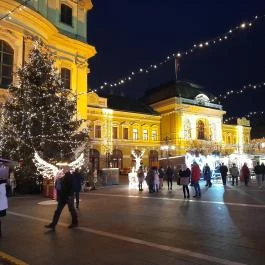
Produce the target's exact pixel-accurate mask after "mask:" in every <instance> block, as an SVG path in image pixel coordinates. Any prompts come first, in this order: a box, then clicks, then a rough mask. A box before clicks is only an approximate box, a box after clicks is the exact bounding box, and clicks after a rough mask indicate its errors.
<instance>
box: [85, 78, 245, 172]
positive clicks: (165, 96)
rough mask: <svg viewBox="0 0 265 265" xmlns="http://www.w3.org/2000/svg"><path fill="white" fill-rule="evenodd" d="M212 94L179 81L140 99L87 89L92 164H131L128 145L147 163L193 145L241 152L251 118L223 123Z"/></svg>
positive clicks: (181, 152) (201, 149)
mask: <svg viewBox="0 0 265 265" xmlns="http://www.w3.org/2000/svg"><path fill="white" fill-rule="evenodd" d="M212 98H213V96H212V95H210V94H206V92H205V91H204V90H203V88H201V87H199V86H198V85H195V84H192V83H188V82H182V81H178V82H172V83H169V84H165V85H163V86H161V87H157V88H154V89H150V90H147V91H146V94H145V96H144V98H142V99H141V101H136V100H129V99H128V98H126V97H122V96H117V95H116V96H114V95H106V94H105V95H104V94H102V93H100V94H99V95H97V94H96V93H92V92H91V93H89V95H88V104H89V106H88V120H89V125H90V128H91V131H90V138H91V144H92V146H91V160H92V163H93V165H95V166H96V167H104V166H106V161H107V162H110V163H111V164H112V166H114V167H119V168H121V169H123V168H130V167H132V166H133V165H134V162H133V156H132V155H131V151H132V150H138V151H139V152H140V151H141V150H145V154H144V159H143V163H144V165H147V166H151V165H152V164H156V162H157V161H158V160H159V158H161V157H165V158H170V157H175V156H182V155H185V154H186V152H187V151H191V150H196V151H199V152H202V153H204V154H210V153H213V152H218V153H221V154H231V153H234V152H238V153H242V152H245V151H246V147H247V145H248V143H249V141H250V125H249V121H247V120H246V119H244V118H243V119H239V120H238V124H237V125H226V124H224V123H223V115H224V114H225V111H224V110H222V106H221V105H219V104H214V103H211V99H212ZM143 102H144V103H145V104H144V103H143ZM124 130H126V131H127V132H126V134H125V133H124ZM124 135H126V136H124ZM108 153H109V155H107V157H106V154H108ZM104 161H105V162H104Z"/></svg>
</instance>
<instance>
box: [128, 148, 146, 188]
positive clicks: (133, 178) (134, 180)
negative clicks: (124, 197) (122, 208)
mask: <svg viewBox="0 0 265 265" xmlns="http://www.w3.org/2000/svg"><path fill="white" fill-rule="evenodd" d="M144 152H145V150H142V151H141V152H140V154H139V155H138V154H136V152H135V150H132V151H131V154H132V156H133V157H134V159H135V167H133V168H132V171H131V172H129V173H128V179H129V188H133V189H135V188H137V187H138V177H137V171H138V169H139V167H140V166H141V161H142V159H143V155H144ZM143 185H145V186H146V184H145V181H144V183H143Z"/></svg>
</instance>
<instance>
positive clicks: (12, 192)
mask: <svg viewBox="0 0 265 265" xmlns="http://www.w3.org/2000/svg"><path fill="white" fill-rule="evenodd" d="M8 182H9V185H10V195H11V196H15V188H16V186H17V184H16V179H15V175H14V170H12V169H11V170H10V172H9V179H8Z"/></svg>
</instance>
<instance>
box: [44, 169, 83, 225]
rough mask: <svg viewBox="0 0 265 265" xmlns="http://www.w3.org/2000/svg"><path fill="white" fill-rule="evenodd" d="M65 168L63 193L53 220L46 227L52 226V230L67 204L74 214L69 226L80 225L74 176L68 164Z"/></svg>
mask: <svg viewBox="0 0 265 265" xmlns="http://www.w3.org/2000/svg"><path fill="white" fill-rule="evenodd" d="M63 170H64V176H63V177H62V178H61V184H62V187H61V195H60V197H59V200H58V204H57V209H56V210H55V212H54V215H53V220H52V222H51V223H50V224H48V225H45V227H46V228H50V229H52V230H55V226H56V225H57V223H58V221H59V218H60V215H61V213H62V210H63V208H64V206H65V205H66V204H67V205H68V209H69V212H70V213H71V215H72V223H71V224H70V225H69V226H68V228H74V227H76V226H78V220H77V213H76V210H75V207H74V178H73V175H72V174H71V173H70V168H69V167H68V166H65V167H64V168H63Z"/></svg>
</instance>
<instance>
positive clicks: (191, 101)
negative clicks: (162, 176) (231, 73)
mask: <svg viewBox="0 0 265 265" xmlns="http://www.w3.org/2000/svg"><path fill="white" fill-rule="evenodd" d="M24 2H25V1H15V0H1V1H0V17H5V19H1V20H0V100H2V101H3V100H4V99H5V96H6V94H7V89H6V88H7V87H8V85H9V84H10V83H11V82H12V81H14V82H16V80H13V79H14V78H15V77H14V76H13V72H16V70H17V69H18V67H20V66H22V65H23V64H24V62H25V61H26V60H27V58H28V54H29V50H30V48H31V47H32V43H33V41H34V40H35V39H41V40H42V41H43V42H44V43H45V44H46V45H47V46H48V47H49V48H50V49H51V51H52V53H53V55H54V58H55V61H56V63H55V64H56V67H57V68H58V69H59V71H60V73H61V76H62V80H63V82H64V85H65V88H66V89H69V90H71V91H72V92H73V93H74V94H77V95H78V97H77V108H78V113H79V116H80V117H81V118H83V119H85V120H87V124H88V126H89V128H90V132H89V134H90V140H91V143H90V161H91V163H92V166H93V167H96V168H103V167H106V166H112V167H119V168H120V169H121V170H127V169H129V168H131V167H132V166H133V165H134V161H133V156H132V154H131V152H132V151H135V152H137V150H138V152H141V151H143V150H144V151H145V152H144V156H143V163H144V165H146V166H151V165H157V163H158V160H159V158H161V157H166V158H169V157H174V156H178V155H184V154H185V153H186V152H187V151H189V150H199V151H202V152H204V153H211V152H213V151H218V152H221V153H223V154H229V153H232V152H243V151H244V148H245V144H247V143H249V138H250V127H249V124H248V123H247V121H246V120H239V122H238V125H236V126H235V125H226V124H223V115H224V114H225V111H224V110H222V106H221V105H219V104H214V103H211V98H212V96H211V95H209V94H208V93H205V91H204V90H203V89H202V88H201V87H199V86H197V85H194V84H191V83H187V82H180V81H178V82H175V83H171V84H166V85H164V86H162V87H158V88H155V89H151V90H148V91H147V92H146V95H145V97H144V98H143V99H142V100H141V101H138V100H131V99H128V98H126V97H122V96H117V95H116V96H115V95H106V94H103V93H99V94H96V93H94V92H91V89H89V88H88V87H87V77H88V74H89V65H88V59H89V58H91V57H93V56H94V55H95V54H96V50H95V48H94V47H93V46H90V45H88V44H87V43H86V38H87V21H86V15H87V12H88V11H89V10H90V9H91V8H92V3H91V0H79V1H74V0H43V1H40V0H39V1H36V0H29V1H26V3H27V5H26V7H25V8H24V7H23V3H24Z"/></svg>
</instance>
